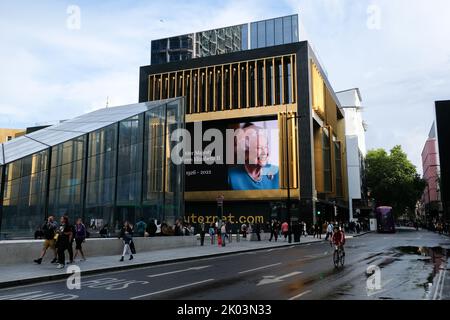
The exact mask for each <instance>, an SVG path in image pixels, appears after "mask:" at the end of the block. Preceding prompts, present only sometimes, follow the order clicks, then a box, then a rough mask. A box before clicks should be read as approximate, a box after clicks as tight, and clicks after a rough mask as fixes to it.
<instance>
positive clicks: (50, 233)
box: [34, 216, 58, 264]
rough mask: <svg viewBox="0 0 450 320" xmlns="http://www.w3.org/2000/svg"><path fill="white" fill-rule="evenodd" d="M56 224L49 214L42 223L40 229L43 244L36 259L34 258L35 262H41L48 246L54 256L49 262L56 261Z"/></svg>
mask: <svg viewBox="0 0 450 320" xmlns="http://www.w3.org/2000/svg"><path fill="white" fill-rule="evenodd" d="M57 227H58V226H57V224H56V222H55V221H54V217H53V216H49V217H48V218H47V221H46V222H45V223H44V224H43V225H42V227H41V230H42V233H43V236H44V239H45V240H44V246H43V248H42V251H41V255H40V257H39V258H38V259H36V260H34V262H35V263H37V264H41V263H42V259H43V258H44V256H45V253H46V252H47V250H48V249H49V248H50V249H51V250H52V251H53V254H54V258H53V260H52V262H51V263H56V261H58V258H57V255H56V247H55V242H56V241H55V239H54V238H55V231H56V229H57Z"/></svg>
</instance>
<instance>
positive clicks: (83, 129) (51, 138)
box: [0, 98, 182, 165]
mask: <svg viewBox="0 0 450 320" xmlns="http://www.w3.org/2000/svg"><path fill="white" fill-rule="evenodd" d="M179 99H182V98H172V99H166V100H159V101H151V102H144V103H137V104H131V105H125V106H120V107H112V108H104V109H99V110H96V111H93V112H90V113H86V114H84V115H82V116H79V117H76V118H73V119H71V120H67V121H64V122H62V123H59V124H57V125H54V126H51V127H48V128H45V129H41V130H39V131H35V132H33V133H30V134H26V135H24V136H21V137H18V138H15V139H13V140H11V141H8V142H5V143H2V144H0V165H2V164H7V163H9V162H12V161H15V160H18V159H21V158H24V157H26V156H29V155H32V154H33V153H36V152H39V151H42V150H45V149H47V148H49V147H53V146H55V145H58V144H60V143H63V142H66V141H69V140H71V139H74V138H77V137H79V136H81V135H84V134H86V133H89V132H93V131H96V130H98V129H101V128H104V127H107V126H109V125H110V124H113V123H116V122H119V121H122V120H125V119H127V118H130V117H132V116H135V115H137V114H139V113H142V112H146V111H148V110H150V109H153V108H156V107H158V106H160V105H162V104H165V103H169V102H172V101H176V100H179Z"/></svg>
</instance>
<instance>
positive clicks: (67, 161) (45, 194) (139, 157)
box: [0, 97, 185, 238]
mask: <svg viewBox="0 0 450 320" xmlns="http://www.w3.org/2000/svg"><path fill="white" fill-rule="evenodd" d="M184 107H185V106H184V98H181V97H180V98H173V99H168V100H165V101H155V102H146V103H140V104H134V105H128V106H122V107H115V108H105V109H101V110H97V111H94V112H91V113H88V114H85V115H83V116H80V117H77V118H74V119H72V120H68V121H65V122H63V123H60V124H58V125H54V126H51V127H48V128H45V129H42V130H39V131H36V132H32V133H29V134H26V135H24V136H22V137H19V138H16V139H14V140H11V141H9V142H6V143H2V144H0V181H1V184H0V234H1V235H2V237H3V238H17V237H32V236H33V234H34V231H35V230H36V229H37V227H38V226H40V224H42V222H43V221H44V219H45V217H47V216H49V215H54V216H57V217H59V216H61V215H68V216H69V219H70V221H72V222H73V221H74V220H75V219H76V218H78V217H81V218H83V220H84V221H85V223H86V224H87V225H92V224H93V225H95V226H96V227H97V228H101V227H102V226H104V225H108V227H109V230H110V231H112V232H114V230H117V229H118V227H119V225H120V224H121V223H122V222H123V221H125V220H129V221H131V222H134V221H137V220H138V219H139V218H144V219H145V221H148V219H150V218H154V219H159V220H160V221H164V220H166V219H167V220H168V221H173V220H174V219H175V217H179V216H180V215H182V212H183V205H184V203H183V187H184V174H183V167H182V166H176V165H174V164H173V163H172V161H170V153H171V150H172V147H173V143H172V142H171V140H170V139H169V137H170V134H171V132H173V131H174V130H176V129H178V128H183V126H184V113H183V112H184Z"/></svg>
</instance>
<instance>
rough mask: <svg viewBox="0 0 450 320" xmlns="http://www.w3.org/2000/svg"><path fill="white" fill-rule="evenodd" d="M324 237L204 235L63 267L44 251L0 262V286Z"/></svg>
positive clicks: (316, 240)
mask: <svg viewBox="0 0 450 320" xmlns="http://www.w3.org/2000/svg"><path fill="white" fill-rule="evenodd" d="M363 234H364V233H361V234H359V235H363ZM352 236H353V235H348V236H347V237H352ZM262 238H263V239H267V238H268V235H267V234H264V235H262ZM324 239H325V235H322V239H317V238H313V237H312V236H307V237H302V238H301V242H300V243H291V244H289V243H288V242H287V241H284V239H282V238H279V239H278V241H277V242H275V241H272V242H269V241H267V240H264V241H261V242H258V241H248V240H244V239H242V238H241V241H239V242H237V241H236V239H235V238H233V240H232V242H231V243H227V244H226V246H225V247H219V246H218V245H211V244H210V240H209V239H208V238H207V239H205V246H203V247H202V246H200V245H198V246H195V247H184V248H178V249H166V250H156V251H151V252H143V253H139V251H138V252H137V254H136V255H134V259H133V260H132V261H128V260H125V261H124V262H119V258H120V256H117V255H114V256H100V257H92V258H89V257H87V260H86V261H77V260H76V261H75V263H74V264H71V265H70V264H69V265H66V268H65V269H56V265H55V264H50V260H51V259H52V258H53V257H52V256H51V254H49V253H50V252H47V255H46V256H45V257H44V260H43V262H42V264H41V265H37V264H35V263H33V259H35V258H36V257H30V263H27V264H16V265H12V266H11V265H9V266H0V288H5V287H11V286H20V285H26V284H31V283H35V282H43V281H51V280H57V279H65V278H67V277H68V274H67V272H68V271H67V268H68V267H69V266H78V267H79V268H80V272H81V275H88V274H96V273H103V272H111V271H119V270H126V269H132V268H137V267H145V266H152V265H158V264H165V263H173V262H180V261H187V260H193V259H199V258H210V257H216V256H222V255H230V254H236V253H246V252H250V253H251V252H255V251H259V250H266V249H267V250H271V249H276V248H283V247H292V246H298V245H305V244H309V243H314V242H320V241H324ZM137 250H139V248H137ZM38 254H39V252H36V255H38ZM126 259H127V257H126ZM71 270H73V269H71ZM72 272H73V271H72Z"/></svg>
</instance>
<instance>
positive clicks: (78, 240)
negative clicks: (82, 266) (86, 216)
mask: <svg viewBox="0 0 450 320" xmlns="http://www.w3.org/2000/svg"><path fill="white" fill-rule="evenodd" d="M85 240H86V226H85V225H84V224H83V221H82V220H81V218H78V220H77V223H76V225H75V256H74V257H73V259H74V260H75V258H76V257H77V255H78V253H80V254H81V261H86V258H85V257H84V252H83V249H82V247H81V244H82V243H83V242H84V241H85Z"/></svg>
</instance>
